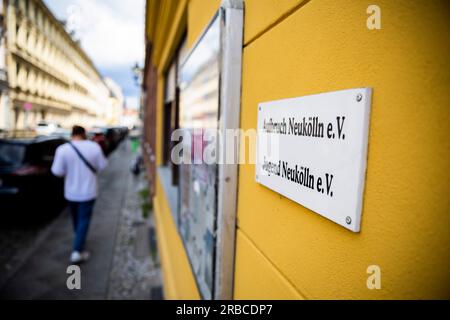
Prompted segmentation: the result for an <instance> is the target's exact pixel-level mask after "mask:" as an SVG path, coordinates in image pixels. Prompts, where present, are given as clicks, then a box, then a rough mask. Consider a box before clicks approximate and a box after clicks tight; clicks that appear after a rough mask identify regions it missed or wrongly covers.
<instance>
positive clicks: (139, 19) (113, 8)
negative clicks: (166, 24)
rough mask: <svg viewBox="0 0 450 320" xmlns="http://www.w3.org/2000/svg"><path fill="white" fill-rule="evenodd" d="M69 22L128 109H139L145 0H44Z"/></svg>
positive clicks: (69, 25) (143, 50) (77, 37)
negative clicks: (118, 89)
mask: <svg viewBox="0 0 450 320" xmlns="http://www.w3.org/2000/svg"><path fill="white" fill-rule="evenodd" d="M44 2H45V3H46V4H47V6H48V7H49V9H50V10H51V11H52V12H53V14H54V15H55V16H56V17H57V18H58V19H60V20H65V21H67V27H68V28H69V29H70V30H73V31H74V32H75V39H78V40H80V42H81V47H82V48H83V49H84V50H85V52H86V53H87V55H88V56H89V57H90V58H91V59H92V61H93V62H94V64H95V66H96V67H97V69H98V70H99V71H100V73H101V74H102V75H103V76H105V77H110V78H112V79H113V80H114V81H115V82H117V83H118V84H119V85H120V86H121V87H122V90H123V92H124V95H125V97H126V102H127V103H126V104H127V107H130V108H137V107H138V102H139V94H140V89H139V87H138V86H137V85H136V83H135V81H134V78H133V73H132V71H131V69H132V67H133V66H134V65H135V64H136V62H137V63H138V64H139V65H140V66H141V67H142V66H143V64H144V54H145V46H144V23H145V22H144V17H145V0H44Z"/></svg>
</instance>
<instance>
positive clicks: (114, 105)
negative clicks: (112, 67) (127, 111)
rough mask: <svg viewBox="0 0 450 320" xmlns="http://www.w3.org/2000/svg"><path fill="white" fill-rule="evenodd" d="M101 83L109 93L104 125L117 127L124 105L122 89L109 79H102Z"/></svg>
mask: <svg viewBox="0 0 450 320" xmlns="http://www.w3.org/2000/svg"><path fill="white" fill-rule="evenodd" d="M103 81H104V83H105V84H106V86H107V87H108V89H109V92H110V94H109V103H108V105H107V106H106V117H105V121H106V124H108V125H118V124H120V121H121V120H122V115H123V111H124V104H125V98H124V96H123V92H122V88H121V87H120V86H119V85H118V84H117V83H116V82H115V81H114V80H113V79H111V78H104V79H103Z"/></svg>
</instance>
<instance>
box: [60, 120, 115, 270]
mask: <svg viewBox="0 0 450 320" xmlns="http://www.w3.org/2000/svg"><path fill="white" fill-rule="evenodd" d="M107 163H108V162H107V160H106V158H105V156H104V155H103V151H102V150H101V148H100V146H99V145H98V144H97V143H95V142H93V141H89V140H86V130H85V129H84V128H83V127H80V126H74V127H73V128H72V141H70V142H69V143H66V144H63V145H62V146H59V147H58V149H56V154H55V159H54V161H53V165H52V173H53V174H54V175H55V176H58V177H64V196H65V198H66V199H67V201H68V202H69V207H70V211H71V214H72V221H73V228H74V231H75V240H74V242H73V251H72V254H71V256H70V262H72V263H80V262H83V261H86V260H87V259H89V253H88V252H87V251H84V243H85V241H86V236H87V232H88V229H89V224H90V221H91V216H92V210H93V208H94V203H95V199H96V198H97V194H98V190H97V189H98V185H97V172H99V171H101V170H103V169H105V168H106V166H107Z"/></svg>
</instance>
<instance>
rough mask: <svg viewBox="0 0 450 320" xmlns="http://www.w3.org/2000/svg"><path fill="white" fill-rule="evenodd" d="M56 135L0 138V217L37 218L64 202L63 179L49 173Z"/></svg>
mask: <svg viewBox="0 0 450 320" xmlns="http://www.w3.org/2000/svg"><path fill="white" fill-rule="evenodd" d="M65 142H67V140H65V139H62V138H59V137H39V138H34V139H0V212H1V213H2V219H3V220H4V219H9V218H11V220H13V221H18V220H19V221H40V220H44V219H47V218H50V217H52V216H54V215H55V214H56V213H58V212H59V211H60V210H61V209H62V207H63V205H64V197H63V179H61V178H57V177H55V176H53V175H52V173H51V170H50V169H51V165H52V163H53V158H54V156H55V151H56V148H57V147H58V146H60V145H61V144H63V143H65Z"/></svg>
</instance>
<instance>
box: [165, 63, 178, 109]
mask: <svg viewBox="0 0 450 320" xmlns="http://www.w3.org/2000/svg"><path fill="white" fill-rule="evenodd" d="M175 71H176V67H175V63H172V64H171V66H170V68H169V71H168V72H167V75H166V85H165V90H166V93H165V98H164V102H166V103H167V102H171V101H174V100H175V84H176V82H175V76H176V74H175Z"/></svg>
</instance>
